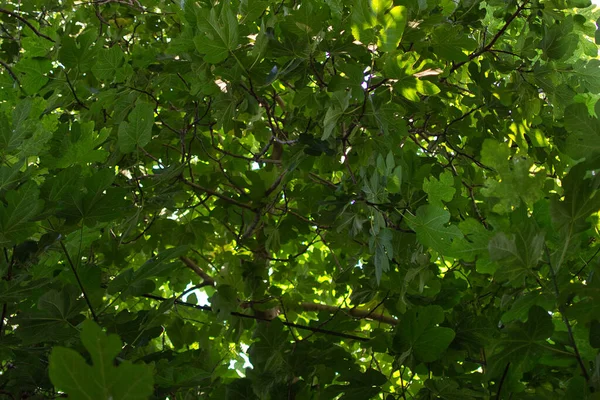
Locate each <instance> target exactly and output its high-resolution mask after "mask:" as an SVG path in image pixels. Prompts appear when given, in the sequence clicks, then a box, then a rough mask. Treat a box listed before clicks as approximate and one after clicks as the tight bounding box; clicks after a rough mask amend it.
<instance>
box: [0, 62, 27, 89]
mask: <svg viewBox="0 0 600 400" xmlns="http://www.w3.org/2000/svg"><path fill="white" fill-rule="evenodd" d="M0 65H2V66H3V67H4V69H5V70H6V72H8V74H9V75H10V76H11V77H12V78H13V80H14V81H15V82H16V83H17V85H18V86H19V88H20V89H21V90H23V88H22V87H21V81H19V78H18V77H17V75H16V74H15V73H14V72H13V70H12V69H11V68H10V65H8V64H7V63H5V62H4V61H2V60H0Z"/></svg>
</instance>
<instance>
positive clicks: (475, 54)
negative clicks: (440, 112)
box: [444, 0, 529, 80]
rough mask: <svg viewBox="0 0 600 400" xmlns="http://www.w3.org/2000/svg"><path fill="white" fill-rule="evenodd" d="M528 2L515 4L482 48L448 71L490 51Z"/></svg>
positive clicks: (526, 0)
mask: <svg viewBox="0 0 600 400" xmlns="http://www.w3.org/2000/svg"><path fill="white" fill-rule="evenodd" d="M528 2H529V0H525V1H524V2H523V4H521V5H520V6H517V10H516V11H515V12H514V13H512V15H511V16H510V17H509V18H508V19H507V20H506V22H505V23H504V25H503V26H502V28H500V30H499V31H498V32H497V33H496V34H495V35H494V37H493V38H492V40H490V42H489V43H488V44H487V45H486V46H484V47H483V48H481V49H479V50H477V51H475V52H474V53H471V54H470V55H469V59H468V60H466V61H461V62H459V63H456V64H454V66H453V67H452V68H451V69H450V73H452V72H454V71H456V70H457V69H459V68H460V67H462V66H463V65H465V64H466V63H468V62H469V61H471V60H472V59H474V58H477V57H479V56H480V55H482V54H483V53H485V52H486V51H490V49H491V48H492V47H493V46H494V45H495V44H496V42H497V41H498V39H500V37H501V36H502V35H504V32H506V30H507V29H508V27H509V25H510V24H511V23H512V22H513V21H514V20H515V18H517V17H518V16H519V14H521V11H523V10H524V9H525V6H526V5H527V3H528ZM444 80H445V79H444Z"/></svg>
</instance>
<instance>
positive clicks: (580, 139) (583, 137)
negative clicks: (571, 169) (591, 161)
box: [565, 103, 600, 158]
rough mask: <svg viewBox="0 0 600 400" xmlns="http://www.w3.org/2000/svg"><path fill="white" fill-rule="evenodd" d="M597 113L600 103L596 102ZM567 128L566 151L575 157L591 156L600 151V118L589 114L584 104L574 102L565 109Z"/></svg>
mask: <svg viewBox="0 0 600 400" xmlns="http://www.w3.org/2000/svg"><path fill="white" fill-rule="evenodd" d="M595 109H596V115H600V114H598V112H599V111H600V103H598V104H596V107H595ZM565 129H566V130H567V132H569V134H570V135H569V137H568V138H567V143H566V151H567V153H568V154H569V155H570V156H571V157H574V158H590V157H592V156H594V155H595V154H598V152H600V142H599V140H600V135H599V134H598V132H600V120H598V118H594V117H592V116H590V115H589V113H588V111H587V108H586V107H585V106H584V105H583V104H573V105H570V106H569V107H567V108H566V109H565Z"/></svg>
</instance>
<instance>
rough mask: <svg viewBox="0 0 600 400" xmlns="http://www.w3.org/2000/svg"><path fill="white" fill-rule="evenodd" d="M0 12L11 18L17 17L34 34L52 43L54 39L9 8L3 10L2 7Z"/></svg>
mask: <svg viewBox="0 0 600 400" xmlns="http://www.w3.org/2000/svg"><path fill="white" fill-rule="evenodd" d="M0 13H2V14H6V15H10V16H11V17H13V18H16V19H18V20H19V21H21V22H23V23H24V24H25V25H27V26H28V27H29V29H31V30H32V31H33V33H35V34H36V35H38V36H39V37H42V38H44V39H46V40H49V41H51V42H52V43H54V39H52V38H51V37H49V36H46V35H44V34H43V33H42V32H40V31H38V30H37V29H36V27H35V26H33V25H31V23H30V22H29V21H27V20H26V19H25V18H23V17H21V16H20V15H19V14H15V13H14V12H12V11H9V10H5V9H4V8H0Z"/></svg>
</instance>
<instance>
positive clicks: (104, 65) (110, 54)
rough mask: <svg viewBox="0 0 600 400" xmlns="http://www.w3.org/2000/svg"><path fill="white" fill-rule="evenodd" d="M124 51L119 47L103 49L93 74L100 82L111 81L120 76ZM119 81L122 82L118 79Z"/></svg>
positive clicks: (93, 68)
mask: <svg viewBox="0 0 600 400" xmlns="http://www.w3.org/2000/svg"><path fill="white" fill-rule="evenodd" d="M124 59H125V58H124V57H123V51H122V50H121V48H120V47H119V46H113V47H111V48H110V49H101V50H100V52H99V53H98V58H97V60H96V63H95V64H94V66H93V67H92V72H93V73H94V75H95V76H96V78H97V79H99V80H108V81H111V82H112V80H113V79H115V78H117V76H118V74H117V73H118V71H119V68H120V67H121V65H122V64H123V61H124ZM117 80H121V79H119V78H117Z"/></svg>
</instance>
